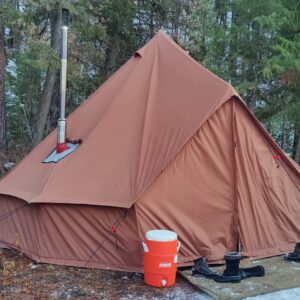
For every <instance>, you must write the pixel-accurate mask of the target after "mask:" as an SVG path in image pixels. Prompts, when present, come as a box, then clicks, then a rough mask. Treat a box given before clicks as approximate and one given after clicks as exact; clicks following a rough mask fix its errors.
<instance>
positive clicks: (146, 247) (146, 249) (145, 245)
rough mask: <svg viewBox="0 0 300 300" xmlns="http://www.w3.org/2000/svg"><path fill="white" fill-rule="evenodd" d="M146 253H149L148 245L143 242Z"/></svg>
mask: <svg viewBox="0 0 300 300" xmlns="http://www.w3.org/2000/svg"><path fill="white" fill-rule="evenodd" d="M142 245H143V249H144V252H149V249H148V246H147V244H146V243H144V242H142Z"/></svg>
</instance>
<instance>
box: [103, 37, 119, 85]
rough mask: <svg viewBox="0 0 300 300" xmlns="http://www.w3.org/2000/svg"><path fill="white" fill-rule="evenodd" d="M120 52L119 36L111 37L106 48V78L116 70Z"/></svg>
mask: <svg viewBox="0 0 300 300" xmlns="http://www.w3.org/2000/svg"><path fill="white" fill-rule="evenodd" d="M118 53H119V47H118V41H117V37H111V38H110V42H109V47H108V48H107V50H106V60H105V74H104V76H105V79H106V78H108V77H110V76H111V75H112V74H113V73H114V72H115V70H116V66H117V57H118Z"/></svg>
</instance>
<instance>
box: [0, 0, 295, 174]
mask: <svg viewBox="0 0 300 300" xmlns="http://www.w3.org/2000/svg"><path fill="white" fill-rule="evenodd" d="M66 2H68V5H69V9H70V12H71V16H72V19H71V24H70V32H69V54H68V59H69V60H68V80H67V88H68V89H67V113H68V114H69V113H70V112H72V111H73V110H74V109H75V108H76V107H78V106H79V105H80V104H81V103H82V102H83V101H84V100H85V99H86V98H87V97H88V96H89V95H90V94H91V93H92V92H93V91H94V90H95V89H96V88H98V87H99V85H100V84H101V83H102V82H104V81H105V80H106V79H107V78H108V77H109V76H110V75H111V74H112V73H113V72H114V71H115V70H116V69H118V68H119V67H120V66H121V65H122V64H123V63H124V62H125V61H126V60H127V59H128V58H129V57H130V56H132V54H133V53H134V51H135V50H136V49H138V48H139V47H141V46H142V45H143V44H144V43H145V42H147V41H148V40H149V39H150V38H151V37H152V36H153V35H154V34H155V32H156V31H158V30H159V29H163V30H164V31H166V32H167V33H168V34H169V35H171V36H172V38H173V39H174V40H175V41H177V43H179V44H180V45H181V46H182V47H184V48H185V49H188V50H189V51H190V55H191V56H192V57H193V58H195V59H196V60H197V61H199V62H200V63H201V64H203V65H204V66H205V67H206V68H208V69H209V70H211V71H212V72H214V73H216V74H217V75H219V76H221V77H222V78H223V79H224V80H226V81H229V82H230V83H231V84H232V85H233V86H234V87H235V88H236V89H237V91H238V92H239V93H240V95H241V96H242V97H243V98H244V100H245V101H246V103H247V105H248V106H249V107H250V108H251V109H252V110H253V111H254V113H255V114H256V116H257V117H258V118H259V120H260V121H261V122H262V123H263V124H264V126H265V128H266V129H267V130H268V132H269V133H270V134H271V135H272V136H273V138H274V139H275V140H276V142H277V143H278V144H279V145H280V146H281V148H282V149H283V150H284V151H286V152H287V153H288V154H289V155H290V156H291V157H292V158H293V159H294V160H295V161H297V162H298V163H300V86H299V82H300V2H299V0H264V1H263V0H261V1H260V0H257V1H255V0H250V1H249V0H102V1H101V0H98V1H97V0H70V1H65V2H63V1H57V0H19V1H18V0H1V3H0V163H1V167H0V173H2V174H3V173H4V171H5V170H4V169H3V164H4V163H5V162H8V161H12V162H17V161H18V160H20V159H21V158H22V157H23V156H24V155H25V154H26V153H28V152H29V151H30V150H31V149H32V147H34V146H35V145H36V144H37V143H39V142H40V141H41V140H42V139H43V137H44V136H46V135H47V134H48V133H49V132H50V131H51V130H53V129H54V128H55V127H56V123H57V119H58V107H59V50H60V25H61V15H60V8H61V6H62V5H65V4H66ZM178 71H179V72H180V70H178ZM137 84H138V83H137Z"/></svg>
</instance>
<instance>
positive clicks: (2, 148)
mask: <svg viewBox="0 0 300 300" xmlns="http://www.w3.org/2000/svg"><path fill="white" fill-rule="evenodd" d="M4 30H5V29H4V26H3V25H0V152H6V150H7V136H6V109H5V87H4V76H5V48H4Z"/></svg>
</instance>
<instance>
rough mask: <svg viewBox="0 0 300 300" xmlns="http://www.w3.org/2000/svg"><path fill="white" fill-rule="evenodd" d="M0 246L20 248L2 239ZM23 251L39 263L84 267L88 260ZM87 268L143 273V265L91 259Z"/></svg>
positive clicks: (11, 248) (13, 248) (12, 248)
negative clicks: (127, 264)
mask: <svg viewBox="0 0 300 300" xmlns="http://www.w3.org/2000/svg"><path fill="white" fill-rule="evenodd" d="M0 248H4V249H10V250H17V251H19V249H18V248H17V247H16V246H15V245H12V244H9V243H6V242H3V241H0ZM21 251H22V253H23V254H24V255H25V256H27V257H28V258H30V259H32V260H34V261H36V262H37V263H45V264H55V265H61V266H72V267H78V268H83V266H84V265H85V263H86V261H82V260H76V259H66V258H56V257H45V256H40V255H38V254H37V253H34V252H31V251H29V250H26V249H21ZM85 268H87V269H101V270H112V271H121V272H137V273H143V267H142V266H141V267H133V266H130V269H129V268H128V266H123V265H107V264H103V263H99V262H96V261H91V262H89V263H88V265H87V266H86V267H85Z"/></svg>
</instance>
